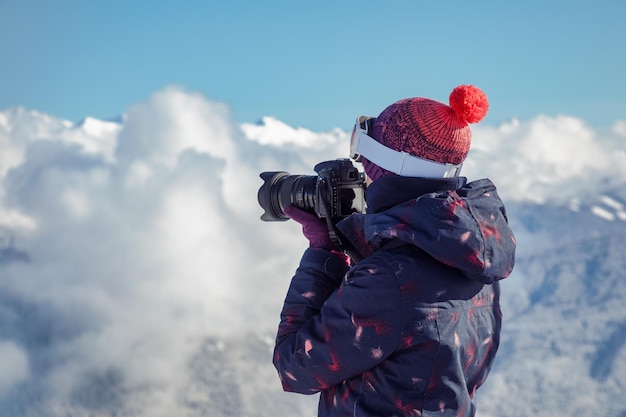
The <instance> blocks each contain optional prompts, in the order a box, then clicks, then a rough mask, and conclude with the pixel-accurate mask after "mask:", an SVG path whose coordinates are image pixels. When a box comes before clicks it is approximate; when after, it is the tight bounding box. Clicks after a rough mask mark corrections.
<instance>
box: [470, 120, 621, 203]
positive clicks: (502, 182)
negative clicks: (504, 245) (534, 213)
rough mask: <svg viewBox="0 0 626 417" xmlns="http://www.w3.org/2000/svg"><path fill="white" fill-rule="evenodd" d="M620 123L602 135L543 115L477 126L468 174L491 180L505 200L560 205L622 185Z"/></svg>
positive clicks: (577, 122)
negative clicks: (605, 188) (582, 194)
mask: <svg viewBox="0 0 626 417" xmlns="http://www.w3.org/2000/svg"><path fill="white" fill-rule="evenodd" d="M620 123H621V122H618V123H617V124H616V126H615V127H614V129H613V130H612V131H598V130H594V129H593V128H591V127H590V126H588V125H586V124H585V123H584V122H583V121H582V120H580V119H576V118H573V117H567V116H559V117H547V116H538V117H536V118H534V119H532V120H530V121H528V122H525V123H522V122H520V121H519V120H513V121H511V122H508V123H505V124H502V125H500V126H497V127H493V126H485V125H476V126H474V127H473V142H472V150H471V151H470V154H469V156H468V159H467V160H466V163H465V166H464V170H463V174H464V175H468V176H469V177H472V178H475V177H479V176H487V177H490V178H491V179H492V180H494V182H495V183H496V185H497V186H498V189H499V191H500V194H501V195H502V196H503V197H505V199H506V200H516V201H536V202H555V203H559V204H561V203H563V202H565V201H569V200H571V199H573V198H576V197H579V196H580V193H581V192H589V191H596V190H598V189H601V188H603V187H607V186H610V185H611V184H613V185H615V184H619V183H621V181H622V178H624V176H625V175H626V146H625V141H624V134H622V133H621V130H620V129H619V126H621V124H620ZM620 136H621V137H620Z"/></svg>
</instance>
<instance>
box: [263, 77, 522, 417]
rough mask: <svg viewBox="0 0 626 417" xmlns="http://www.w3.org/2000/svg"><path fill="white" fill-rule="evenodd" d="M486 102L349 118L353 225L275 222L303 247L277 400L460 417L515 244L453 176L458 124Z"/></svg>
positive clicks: (304, 216) (349, 220)
mask: <svg viewBox="0 0 626 417" xmlns="http://www.w3.org/2000/svg"><path fill="white" fill-rule="evenodd" d="M487 110H488V101H487V97H486V95H485V94H484V92H483V91H482V90H480V89H478V88H477V87H474V86H471V85H469V86H468V85H462V86H458V87H456V88H455V89H454V90H453V91H452V93H451V94H450V105H446V104H443V103H441V102H438V101H435V100H431V99H427V98H420V97H417V98H408V99H403V100H400V101H397V102H395V103H393V104H392V105H390V106H389V107H387V108H386V109H384V110H383V111H382V112H381V113H380V115H379V116H378V117H376V118H370V119H367V118H360V119H359V120H357V123H356V124H355V129H354V132H353V135H352V146H351V156H352V157H353V158H357V159H358V158H360V160H361V162H362V164H363V168H364V171H365V175H366V183H367V188H366V203H367V208H366V210H365V213H355V214H352V215H349V216H347V217H346V218H344V219H342V220H341V221H339V222H338V223H337V224H336V228H337V229H338V230H339V232H340V235H341V237H342V239H343V240H344V241H347V242H349V244H350V246H352V248H353V250H354V251H355V253H356V254H357V255H358V256H355V257H354V258H355V259H352V260H351V259H348V258H347V257H346V255H345V252H343V251H342V250H341V249H340V248H338V247H337V246H336V245H335V243H334V241H333V240H331V239H330V238H329V232H328V228H327V226H326V224H325V223H324V222H323V221H322V220H320V219H319V218H317V216H316V215H314V214H310V213H308V212H305V211H302V210H300V209H297V208H294V207H291V206H290V207H286V208H285V213H286V214H287V215H288V216H289V217H290V218H291V219H293V220H295V221H296V222H298V223H300V224H301V225H302V230H303V233H304V235H305V236H306V237H307V238H308V239H309V247H308V248H307V249H306V250H305V252H304V254H303V256H302V259H301V261H300V264H299V267H298V269H297V271H296V273H295V275H294V276H293V278H292V280H291V284H290V286H289V290H288V292H287V295H286V297H285V302H284V306H283V309H282V312H281V321H280V325H279V327H278V333H277V336H276V345H275V348H274V357H273V363H274V365H275V367H276V369H277V371H278V374H279V376H280V379H281V381H282V385H283V388H284V390H285V391H289V392H297V393H302V394H313V393H318V392H320V393H321V395H320V400H319V411H318V413H319V414H318V415H319V416H337V417H339V416H341V417H344V416H359V417H370V416H372V417H373V416H376V417H392V416H394V417H400V416H414V417H415V416H422V417H426V416H455V417H457V416H473V415H474V414H475V410H476V401H475V400H476V397H475V395H476V390H477V389H478V388H479V387H480V386H481V385H482V384H483V383H484V382H485V379H486V378H487V375H488V374H489V371H490V369H491V367H492V364H493V362H494V358H495V355H496V351H497V349H498V344H499V340H500V330H501V318H502V314H501V309H500V287H499V281H500V280H502V279H503V278H506V277H507V276H508V275H509V274H510V273H511V271H512V269H513V265H514V259H515V238H514V235H513V232H512V231H511V229H510V228H509V226H508V221H507V215H506V210H505V207H504V205H503V203H502V201H501V199H500V198H499V196H498V193H497V190H496V187H495V186H494V184H493V183H492V181H491V180H489V179H486V178H484V179H479V180H476V181H472V182H468V180H467V178H465V177H462V176H460V175H459V172H460V169H461V164H462V163H463V161H464V160H465V158H466V156H467V154H468V151H469V148H470V142H471V131H470V129H469V124H470V123H477V122H479V121H480V120H482V119H483V118H484V116H485V115H486V113H487Z"/></svg>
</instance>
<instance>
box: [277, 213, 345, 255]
mask: <svg viewBox="0 0 626 417" xmlns="http://www.w3.org/2000/svg"><path fill="white" fill-rule="evenodd" d="M284 211H285V214H286V215H287V216H289V217H290V218H291V219H292V220H294V221H296V222H298V223H300V224H301V225H302V234H304V237H306V238H307V239H309V246H310V247H312V248H323V249H328V250H333V249H336V248H335V244H334V243H333V242H332V241H331V240H330V235H329V234H328V226H327V225H326V223H325V222H324V221H323V220H322V219H320V218H319V217H317V216H316V215H315V214H312V213H309V212H307V211H304V210H300V209H298V208H295V207H294V206H287V207H285V209H284Z"/></svg>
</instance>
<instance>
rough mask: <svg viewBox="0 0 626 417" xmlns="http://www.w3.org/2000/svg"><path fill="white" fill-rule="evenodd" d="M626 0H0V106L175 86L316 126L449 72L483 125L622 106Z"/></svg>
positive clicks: (39, 106)
mask: <svg viewBox="0 0 626 417" xmlns="http://www.w3.org/2000/svg"><path fill="white" fill-rule="evenodd" d="M625 15H626V2H623V1H594V2H582V1H550V2H548V1H525V2H500V1H482V2H462V1H447V2H422V1H416V0H413V1H395V0H390V1H386V2H368V1H358V2H357V1H316V2H296V1H265V2H255V1H237V0H233V1H219V2H218V1H177V2H169V1H150V2H148V1H132V2H127V1H118V0H107V1H87V0H84V1H72V0H59V1H54V2H51V1H44V0H0V42H2V48H1V49H2V59H1V61H0V110H1V109H5V108H9V107H14V106H24V107H26V108H27V109H33V110H38V111H41V112H45V113H49V114H51V115H54V116H57V117H62V118H65V119H69V120H72V121H78V120H81V119H83V118H84V117H86V116H92V117H97V118H102V119H108V118H114V117H116V116H119V115H120V114H122V113H124V112H125V111H126V110H127V109H128V108H129V106H131V105H132V104H134V103H136V102H139V101H141V100H144V99H145V98H146V97H147V96H149V95H150V94H151V93H152V92H154V91H158V90H160V89H162V88H164V87H165V86H168V85H172V84H175V85H179V86H182V87H184V88H185V89H188V90H189V91H198V92H201V93H202V94H204V95H205V96H206V97H208V98H209V99H211V100H214V101H221V102H225V103H227V104H228V105H229V106H230V107H231V109H232V111H233V115H234V117H235V119H236V120H237V121H238V122H254V121H256V120H257V119H259V118H260V117H262V116H274V117H276V118H278V119H280V120H282V121H284V122H286V123H288V124H290V125H292V126H303V127H307V128H310V129H314V130H326V129H331V128H333V127H340V128H342V129H346V130H347V129H349V128H350V127H351V124H352V123H353V120H354V118H355V117H356V116H358V115H359V114H369V115H375V114H378V113H379V112H380V111H381V110H382V109H383V108H384V107H386V106H387V105H389V104H391V103H392V102H393V101H395V100H398V99H401V98H405V97H410V96H422V97H429V98H434V99H437V100H440V101H444V102H445V101H447V97H448V95H449V93H450V91H451V90H452V88H454V87H455V86H456V85H458V84H475V85H477V86H479V87H481V88H482V89H483V90H484V91H485V92H486V93H487V95H488V96H489V99H490V103H491V108H490V113H489V114H488V116H487V118H486V119H485V122H486V123H491V124H498V123H501V122H503V121H506V120H509V119H511V118H514V117H517V118H521V119H523V120H526V119H530V118H532V117H534V116H536V115H539V114H547V115H558V114H567V115H572V116H576V117H580V118H582V119H584V120H585V121H586V122H587V123H589V124H591V125H594V126H608V125H611V124H612V123H613V122H615V121H616V120H618V119H624V118H626V78H625V76H624V74H626V25H624V24H623V17H624V16H625Z"/></svg>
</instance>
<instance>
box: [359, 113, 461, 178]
mask: <svg viewBox="0 0 626 417" xmlns="http://www.w3.org/2000/svg"><path fill="white" fill-rule="evenodd" d="M375 121H376V118H375V117H367V116H359V117H358V118H357V119H356V123H355V124H354V128H353V129H352V136H351V137H350V158H352V159H353V160H354V161H356V162H361V160H362V157H366V158H367V160H368V161H370V162H373V163H374V164H376V165H378V166H379V167H381V168H384V169H386V170H387V171H391V172H394V173H396V174H398V175H402V176H404V177H426V178H452V177H458V176H459V174H460V172H461V167H462V166H463V164H458V165H455V164H441V163H439V162H435V161H431V160H429V159H423V158H418V157H416V156H413V155H411V154H409V153H406V152H404V151H400V152H399V151H396V150H393V149H391V148H388V147H386V146H385V145H383V144H382V143H380V142H378V141H377V140H376V139H374V138H372V137H371V136H369V135H368V133H369V132H370V131H371V129H372V126H373V125H374V122H375Z"/></svg>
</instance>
